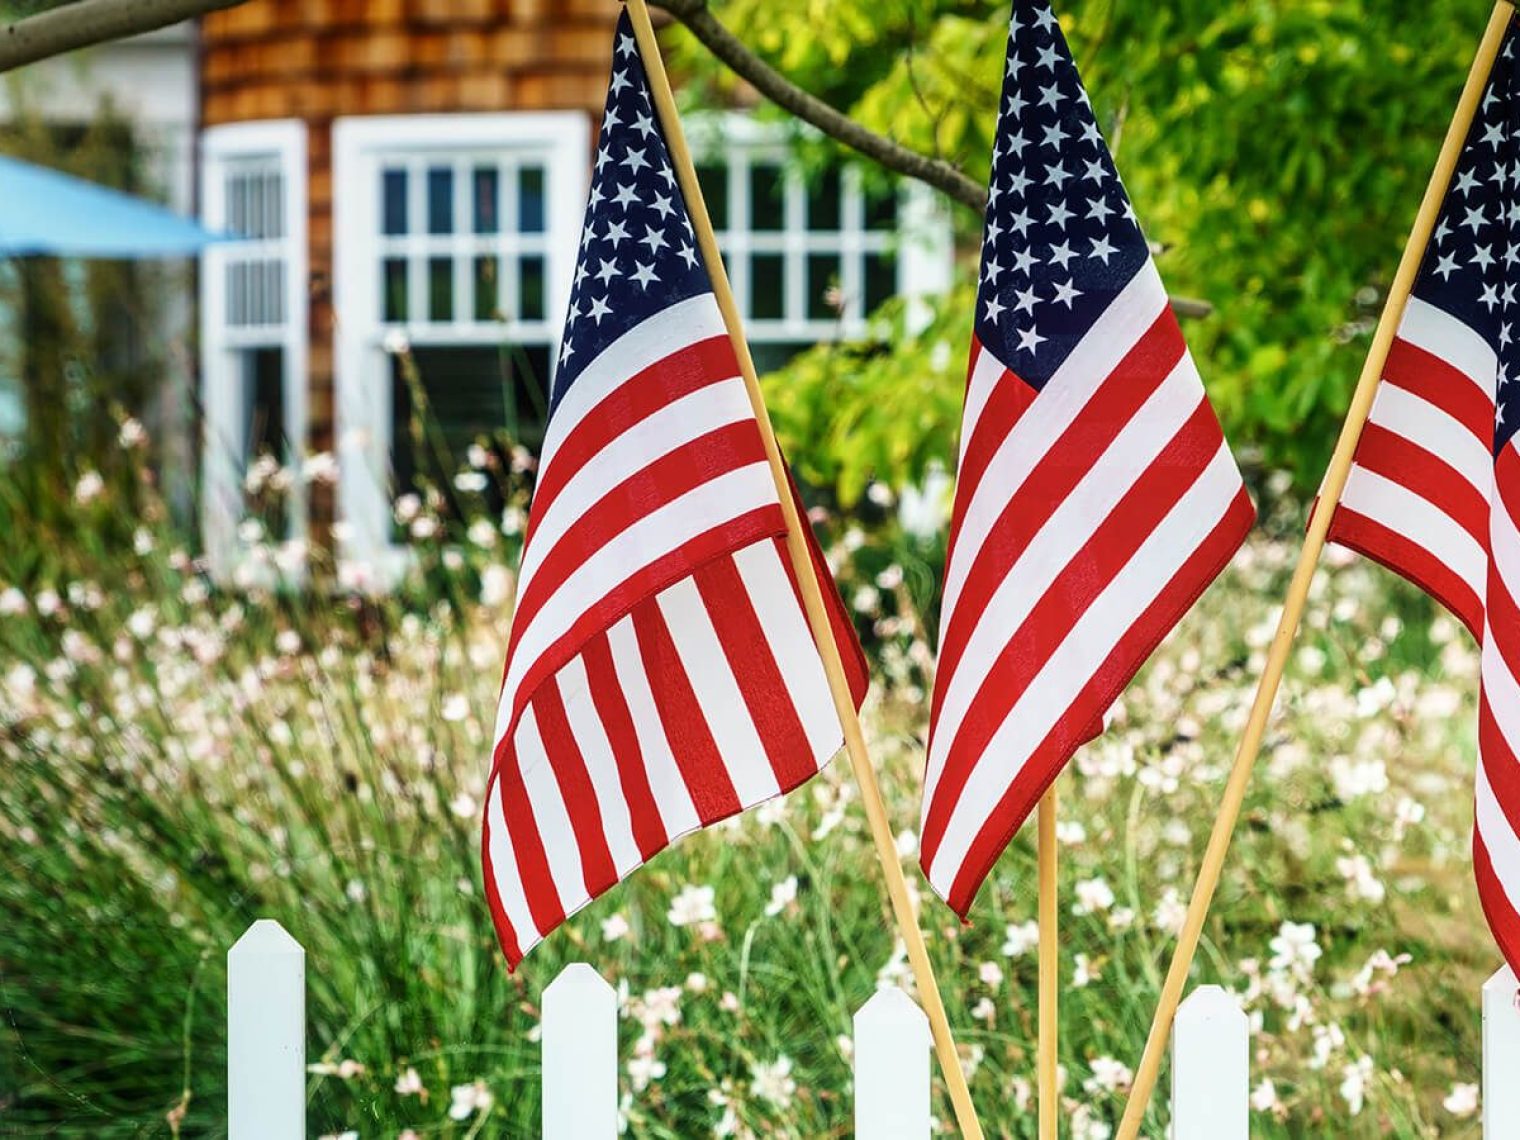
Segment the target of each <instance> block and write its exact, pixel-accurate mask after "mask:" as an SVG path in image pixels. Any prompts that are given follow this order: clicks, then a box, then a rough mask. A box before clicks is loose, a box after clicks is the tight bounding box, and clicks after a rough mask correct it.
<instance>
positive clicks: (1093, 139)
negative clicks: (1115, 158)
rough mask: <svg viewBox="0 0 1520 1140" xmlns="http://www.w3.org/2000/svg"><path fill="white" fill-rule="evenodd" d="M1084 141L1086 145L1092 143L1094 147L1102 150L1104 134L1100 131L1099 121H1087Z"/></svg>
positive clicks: (1084, 128)
mask: <svg viewBox="0 0 1520 1140" xmlns="http://www.w3.org/2000/svg"><path fill="white" fill-rule="evenodd" d="M1082 141H1083V142H1085V143H1092V144H1093V146H1095V147H1098V148H1100V149H1101V148H1102V146H1103V132H1102V131H1100V130H1098V120H1097V119H1089V120H1087V123H1086V125H1085V126H1084V127H1083V128H1082Z"/></svg>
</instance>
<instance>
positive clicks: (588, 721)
mask: <svg viewBox="0 0 1520 1140" xmlns="http://www.w3.org/2000/svg"><path fill="white" fill-rule="evenodd" d="M555 680H556V681H557V682H558V684H559V693H560V698H561V699H562V700H563V701H564V703H565V719H566V720H567V721H568V722H569V723H570V735H571V736H573V737H574V738H575V744H576V747H578V748H579V749H580V753H581V759H583V760H584V761H585V762H586V774H587V775H588V776H589V777H590V778H591V787H592V790H593V791H594V792H595V793H596V806H597V808H598V809H599V810H600V812H601V817H602V833H603V834H604V835H605V836H606V837H607V847H608V849H609V850H610V851H611V852H612V863H613V866H614V867H615V868H616V869H617V876H618V878H619V879H621V878H623V877H624V876H625V875H627V874H628V872H629V871H631V870H633V869H634V868H635V867H637V866H638V865H639V864H640V863H642V862H643V861H644V857H643V855H642V854H640V852H639V845H638V841H637V840H635V839H634V837H633V815H632V814H631V813H630V812H629V810H628V800H627V798H626V797H625V796H624V795H623V783H622V777H621V776H620V775H619V773H618V763H617V756H616V755H615V754H614V753H613V751H612V742H611V741H610V740H609V739H608V738H607V729H606V726H605V725H603V724H602V718H601V715H600V714H599V713H598V712H597V711H596V705H595V704H594V703H593V702H592V700H591V682H590V679H589V678H588V677H587V676H586V663H585V662H584V661H583V660H582V659H581V658H579V657H573V658H571V659H570V663H569V664H567V665H566V666H565V667H564V668H563V669H561V670H560V671H559V675H558V676H557V677H556V678H555Z"/></svg>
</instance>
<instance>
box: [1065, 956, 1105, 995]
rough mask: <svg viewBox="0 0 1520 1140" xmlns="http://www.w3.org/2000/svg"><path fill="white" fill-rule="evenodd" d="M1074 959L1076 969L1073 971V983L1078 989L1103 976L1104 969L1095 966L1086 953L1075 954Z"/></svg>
mask: <svg viewBox="0 0 1520 1140" xmlns="http://www.w3.org/2000/svg"><path fill="white" fill-rule="evenodd" d="M1073 960H1074V961H1075V962H1076V969H1075V970H1073V971H1072V975H1071V984H1072V985H1073V986H1074V987H1076V988H1077V989H1081V988H1082V987H1083V986H1085V985H1088V984H1089V983H1091V982H1095V981H1097V980H1098V979H1099V978H1101V977H1102V976H1103V971H1102V970H1100V969H1098V968H1097V967H1096V966H1094V965H1093V964H1092V962H1091V961H1089V960H1088V957H1087V955H1086V954H1077V955H1074V957H1073Z"/></svg>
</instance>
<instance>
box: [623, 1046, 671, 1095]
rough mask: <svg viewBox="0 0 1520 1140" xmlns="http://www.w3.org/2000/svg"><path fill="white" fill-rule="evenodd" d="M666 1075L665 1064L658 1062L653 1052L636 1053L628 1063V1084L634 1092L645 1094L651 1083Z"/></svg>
mask: <svg viewBox="0 0 1520 1140" xmlns="http://www.w3.org/2000/svg"><path fill="white" fill-rule="evenodd" d="M664 1075H665V1062H664V1061H660V1060H656V1059H655V1055H654V1053H653V1052H648V1053H635V1054H634V1057H633V1059H632V1060H630V1061H629V1062H628V1083H629V1084H630V1085H631V1086H632V1087H633V1091H634V1092H643V1091H644V1090H645V1089H647V1088H648V1087H649V1082H650V1081H657V1080H659V1079H660V1078H661V1077H663V1076H664Z"/></svg>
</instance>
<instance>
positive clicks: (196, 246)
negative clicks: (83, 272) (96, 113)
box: [0, 155, 232, 260]
mask: <svg viewBox="0 0 1520 1140" xmlns="http://www.w3.org/2000/svg"><path fill="white" fill-rule="evenodd" d="M231 236H232V235H230V234H215V233H212V232H211V231H210V230H208V229H206V228H205V227H203V226H201V225H200V224H199V223H198V222H196V221H194V220H193V219H191V218H184V217H181V216H180V215H178V214H176V213H174V212H173V211H171V210H167V209H165V208H164V207H163V206H159V205H156V204H155V203H153V202H147V201H144V200H143V199H141V198H133V197H132V196H131V195H128V194H123V193H121V192H120V191H118V190H110V189H107V188H106V187H104V186H97V185H96V184H95V183H93V182H86V181H85V180H84V179H82V178H75V177H73V176H72V175H69V174H61V173H59V172H58V171H56V170H49V169H47V168H46V167H41V166H33V165H32V164H31V163H29V162H22V161H20V160H19V159H15V158H8V157H5V156H3V155H0V256H5V257H30V256H38V255H41V256H49V257H92V258H103V259H110V260H115V259H126V258H132V259H136V258H149V257H189V256H193V255H194V254H196V253H199V252H200V251H201V250H202V249H203V248H204V247H206V246H208V245H210V244H211V243H213V242H217V241H222V240H225V239H227V238H229V237H231Z"/></svg>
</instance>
